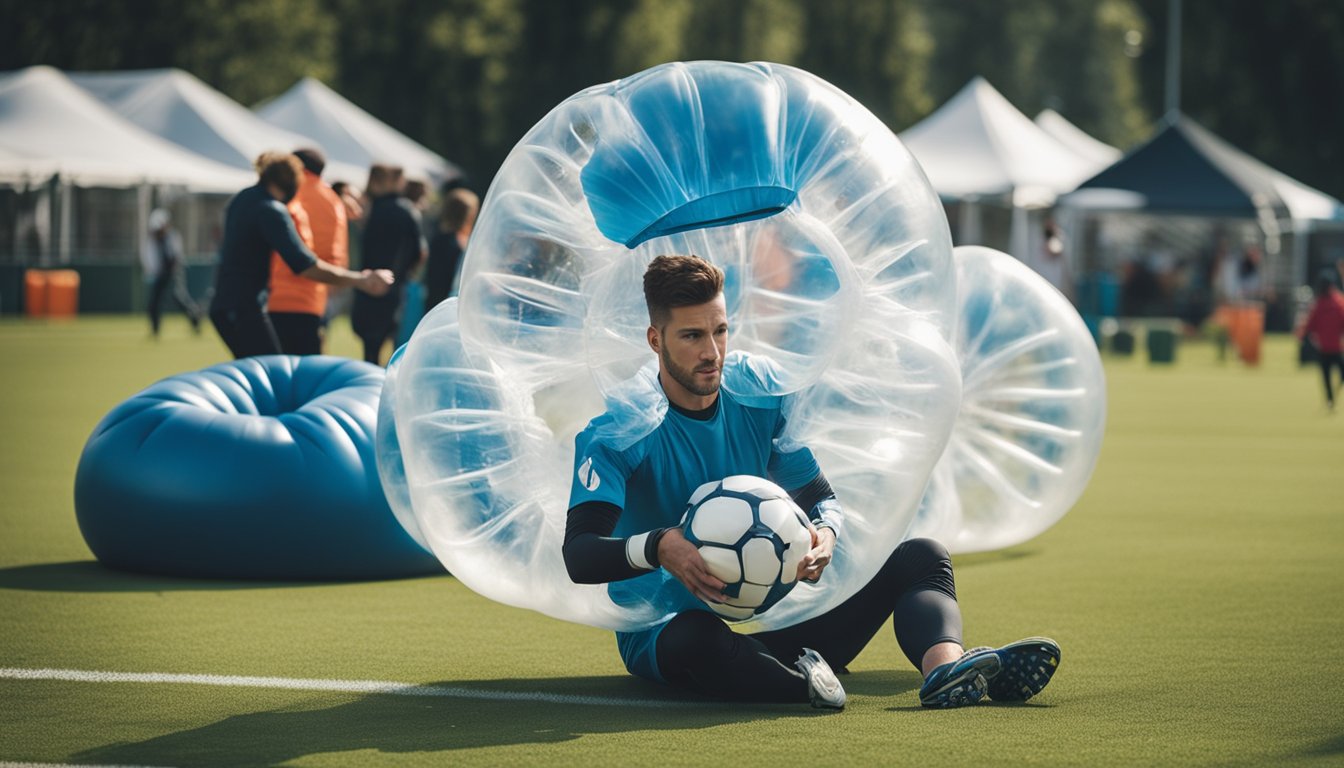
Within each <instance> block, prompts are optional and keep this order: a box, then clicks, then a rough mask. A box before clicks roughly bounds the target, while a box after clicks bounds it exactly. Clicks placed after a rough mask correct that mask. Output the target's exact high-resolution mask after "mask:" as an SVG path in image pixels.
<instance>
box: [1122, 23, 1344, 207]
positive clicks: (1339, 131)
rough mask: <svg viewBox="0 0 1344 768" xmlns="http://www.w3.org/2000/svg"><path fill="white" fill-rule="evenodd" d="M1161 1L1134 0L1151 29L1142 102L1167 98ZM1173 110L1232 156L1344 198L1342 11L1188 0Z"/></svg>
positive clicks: (1155, 107) (1155, 105)
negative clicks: (1236, 153) (1239, 154)
mask: <svg viewBox="0 0 1344 768" xmlns="http://www.w3.org/2000/svg"><path fill="white" fill-rule="evenodd" d="M1168 1H1169V0H1140V5H1141V7H1142V8H1143V11H1144V12H1145V13H1146V14H1147V16H1148V19H1149V24H1150V26H1151V28H1152V30H1153V35H1152V40H1151V43H1150V44H1149V45H1147V46H1145V50H1144V55H1143V57H1142V59H1141V66H1142V86H1143V87H1142V95H1143V98H1144V100H1145V102H1147V104H1148V105H1149V108H1150V109H1151V110H1152V111H1153V112H1154V113H1160V111H1161V109H1162V105H1163V104H1164V100H1165V93H1164V87H1165V71H1166V56H1165V53H1166V40H1167V33H1168V26H1167V10H1168V5H1167V3H1168ZM1181 32H1182V35H1181V37H1182V40H1181V105H1180V106H1181V110H1182V111H1183V112H1185V113H1186V114H1187V115H1189V116H1190V117H1192V118H1194V119H1195V120H1197V121H1198V122H1199V123H1201V124H1202V125H1204V126H1205V127H1206V128H1208V129H1209V130H1211V131H1213V132H1214V133H1217V134H1219V135H1220V136H1222V137H1223V138H1224V139H1226V140H1227V141H1229V142H1231V143H1232V144H1233V145H1235V146H1237V147H1238V148H1240V149H1242V150H1244V151H1246V152H1248V153H1250V154H1251V155H1253V156H1255V157H1256V158H1258V159H1260V160H1261V161H1263V162H1265V163H1268V164H1269V165H1271V166H1273V167H1275V168H1277V169H1278V170H1280V171H1283V172H1284V173H1287V174H1288V175H1290V176H1293V177H1295V178H1297V179H1300V180H1301V181H1302V182H1304V183H1306V184H1309V185H1311V186H1313V187H1316V188H1318V189H1321V190H1323V191H1325V192H1328V193H1330V194H1332V195H1334V196H1336V197H1341V198H1344V142H1341V140H1340V136H1341V135H1344V98H1341V95H1344V5H1341V4H1340V3H1338V2H1336V1H1335V0H1278V1H1277V2H1273V3H1266V2H1260V1H1259V0H1227V1H1226V2H1216V3H1215V2H1208V1H1207V0H1186V1H1185V2H1184V3H1183V18H1182V20H1181Z"/></svg>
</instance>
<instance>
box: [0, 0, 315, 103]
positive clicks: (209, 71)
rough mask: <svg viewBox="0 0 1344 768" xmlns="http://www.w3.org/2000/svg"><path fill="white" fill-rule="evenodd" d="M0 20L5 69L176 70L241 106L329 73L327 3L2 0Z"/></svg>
mask: <svg viewBox="0 0 1344 768" xmlns="http://www.w3.org/2000/svg"><path fill="white" fill-rule="evenodd" d="M0 18H2V19H5V20H6V23H4V24H0V69H16V68H19V67H26V66H30V65H33V64H49V65H51V66H54V67H59V68H61V69H67V70H108V69H148V68H160V67H178V68H181V69H185V70H187V71H189V72H191V73H192V74H194V75H196V76H197V77H199V78H201V79H202V80H204V81H206V82H207V83H209V84H211V85H213V86H214V87H216V88H219V89H220V90H222V91H224V92H225V93H226V94H228V95H229V96H231V97H233V98H234V99H237V100H239V101H241V102H243V103H244V104H251V103H253V102H256V101H258V100H260V99H263V98H265V97H268V96H273V95H275V94H277V93H279V92H280V91H282V90H284V89H285V88H288V87H289V86H290V85H292V84H293V83H294V81H295V80H297V79H299V78H300V77H302V76H304V75H315V76H318V77H324V78H326V77H330V75H331V74H332V71H333V67H332V63H333V61H332V42H333V38H334V30H335V20H334V19H332V18H331V17H330V16H328V15H327V14H326V13H325V12H324V9H323V7H322V5H321V0H195V1H194V2H191V3H180V2H171V1H170V0H142V1H136V0H50V1H49V2H44V3H22V2H15V0H3V1H2V2H0Z"/></svg>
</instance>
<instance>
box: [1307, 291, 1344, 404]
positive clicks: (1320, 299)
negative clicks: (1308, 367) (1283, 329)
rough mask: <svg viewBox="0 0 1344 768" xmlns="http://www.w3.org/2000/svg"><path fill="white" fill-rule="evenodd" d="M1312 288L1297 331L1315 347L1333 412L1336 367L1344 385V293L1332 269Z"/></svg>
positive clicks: (1326, 399) (1326, 394) (1326, 395)
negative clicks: (1337, 285)
mask: <svg viewBox="0 0 1344 768" xmlns="http://www.w3.org/2000/svg"><path fill="white" fill-rule="evenodd" d="M1313 288H1314V292H1315V295H1316V298H1315V300H1314V301H1312V303H1311V309H1310V310H1309V311H1308V313H1307V319H1306V321H1305V322H1304V323H1303V324H1302V328H1301V330H1300V331H1299V333H1298V335H1299V336H1301V337H1302V338H1304V339H1306V340H1308V341H1310V342H1311V343H1312V344H1313V345H1314V346H1315V347H1316V350H1317V356H1316V359H1317V362H1319V363H1320V366H1321V379H1322V381H1323V383H1324V384H1325V407H1326V408H1329V409H1330V412H1331V413H1334V411H1335V388H1334V386H1333V384H1332V383H1331V376H1332V374H1333V371H1334V370H1338V371H1339V376H1340V385H1341V386H1344V343H1342V342H1344V294H1341V293H1340V292H1339V291H1338V290H1336V289H1335V286H1334V282H1333V281H1332V280H1331V276H1330V273H1329V272H1324V273H1322V274H1321V275H1320V276H1318V277H1317V278H1316V284H1315V286H1313Z"/></svg>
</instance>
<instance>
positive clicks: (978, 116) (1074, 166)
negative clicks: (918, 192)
mask: <svg viewBox="0 0 1344 768" xmlns="http://www.w3.org/2000/svg"><path fill="white" fill-rule="evenodd" d="M900 138H901V141H902V142H904V143H905V145H906V146H907V147H908V148H909V149H910V152H911V153H912V154H913V155H914V156H915V159H916V160H918V161H919V164H920V165H921V166H923V168H924V172H925V173H926V174H928V177H929V181H930V182H931V183H932V184H933V188H934V189H935V190H936V191H937V192H938V194H939V195H940V196H942V197H943V198H945V199H952V200H957V201H960V202H961V203H962V204H963V210H962V215H961V216H960V217H959V226H958V231H957V232H956V233H955V234H956V235H957V241H958V242H959V243H962V244H973V243H979V242H981V238H982V233H981V226H980V211H979V203H980V202H981V201H988V200H998V201H1002V202H1003V203H1005V204H1006V205H1007V206H1009V207H1010V208H1011V209H1012V213H1013V221H1012V230H1011V235H1010V238H1009V241H1010V242H1009V246H1008V250H1009V252H1011V253H1012V254H1013V255H1015V256H1017V257H1018V258H1021V259H1023V260H1029V259H1028V258H1027V257H1029V256H1030V255H1031V253H1032V251H1031V249H1030V248H1029V247H1028V243H1029V234H1028V215H1027V212H1028V210H1030V209H1034V208H1035V209H1039V208H1044V207H1047V206H1049V205H1051V204H1053V203H1054V201H1055V198H1056V197H1057V196H1059V195H1061V194H1063V193H1065V192H1069V191H1071V190H1072V189H1074V188H1075V187H1076V186H1078V184H1079V183H1080V182H1082V181H1083V180H1084V179H1087V178H1088V177H1090V176H1092V175H1093V174H1094V173H1096V172H1097V170H1098V168H1097V166H1096V165H1095V163H1094V162H1092V161H1089V160H1087V159H1084V158H1083V157H1080V156H1079V155H1078V154H1076V153H1075V152H1074V151H1072V150H1070V149H1069V148H1068V147H1066V146H1064V145H1063V144H1062V143H1060V142H1059V140H1057V139H1056V138H1055V137H1053V136H1051V135H1050V134H1049V133H1047V132H1046V131H1044V130H1043V129H1041V128H1040V127H1039V126H1038V125H1036V124H1035V123H1033V122H1032V121H1031V118H1029V117H1027V116H1026V115H1024V114H1022V113H1021V112H1020V111H1018V109H1017V108H1016V107H1014V106H1013V105H1012V104H1010V103H1009V102H1008V100H1007V99H1006V98H1004V97H1003V95H1002V94H1000V93H999V92H998V91H997V90H995V89H994V87H993V86H992V85H990V84H989V82H988V81H986V80H985V79H984V78H983V77H975V78H973V79H972V80H971V81H970V82H969V83H967V84H966V85H965V87H963V88H962V89H961V90H960V91H958V92H957V94H956V95H955V96H953V97H952V98H951V99H949V100H948V101H947V103H945V104H943V106H941V107H939V108H938V109H937V110H936V111H935V112H934V113H933V114H931V115H929V116H928V117H926V118H924V119H923V120H921V121H920V122H918V123H916V124H915V125H914V126H912V127H910V128H907V129H906V130H905V131H903V132H902V133H901V134H900Z"/></svg>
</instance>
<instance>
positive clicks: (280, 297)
mask: <svg viewBox="0 0 1344 768" xmlns="http://www.w3.org/2000/svg"><path fill="white" fill-rule="evenodd" d="M294 156H295V157H297V158H299V161H300V162H302V163H303V178H302V179H301V181H300V183H299V192H298V194H297V195H295V196H294V199H293V200H291V201H290V202H289V205H288V206H286V207H287V208H288V209H289V214H290V216H291V217H293V219H294V226H295V228H296V229H297V230H298V231H299V237H300V238H301V239H302V240H303V243H304V245H307V246H308V247H309V248H310V249H312V251H313V253H315V254H316V255H317V257H318V258H319V259H321V260H322V261H325V262H327V263H329V264H333V265H335V266H338V267H345V266H347V265H348V264H349V263H350V248H349V245H350V243H349V239H350V232H349V229H348V227H347V222H346V211H345V204H344V203H343V202H342V201H341V198H340V196H338V195H337V194H336V193H335V192H334V191H332V189H331V187H329V186H327V184H326V182H324V181H322V171H323V169H324V168H326V165H327V159H326V157H325V156H323V154H322V152H321V151H320V150H317V149H308V148H305V149H298V150H295V151H294ZM327 290H328V289H327V286H326V285H323V284H322V283H318V282H314V281H312V280H306V279H304V278H302V277H299V276H298V275H295V274H294V272H293V271H292V270H290V269H289V267H288V266H287V265H286V264H285V262H284V260H283V259H281V258H280V254H279V253H272V254H271V294H270V297H269V299H268V300H267V303H266V312H267V313H268V314H269V315H270V317H271V325H272V326H273V327H274V328H275V335H276V336H277V337H279V339H280V349H281V350H282V351H283V352H285V354H289V355H318V354H321V353H322V342H323V334H322V318H323V315H324V314H325V313H326V311H327Z"/></svg>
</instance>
